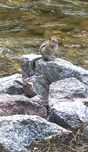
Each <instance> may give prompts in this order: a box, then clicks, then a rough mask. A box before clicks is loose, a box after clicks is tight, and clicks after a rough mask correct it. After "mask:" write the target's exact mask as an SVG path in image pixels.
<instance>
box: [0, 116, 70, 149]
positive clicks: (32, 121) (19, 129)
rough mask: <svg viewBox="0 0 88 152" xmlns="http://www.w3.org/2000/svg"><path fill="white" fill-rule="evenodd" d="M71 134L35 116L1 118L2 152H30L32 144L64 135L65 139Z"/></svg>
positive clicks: (0, 138) (0, 145)
mask: <svg viewBox="0 0 88 152" xmlns="http://www.w3.org/2000/svg"><path fill="white" fill-rule="evenodd" d="M69 134H71V131H68V130H66V129H64V128H62V127H60V126H58V125H56V124H54V123H50V122H48V121H47V120H45V119H43V118H41V117H39V116H35V115H30V116H28V115H14V116H8V117H0V151H1V152H7V151H8V152H27V151H28V152H29V151H30V145H31V143H32V142H36V141H47V140H48V141H49V139H53V137H54V136H56V137H58V138H60V137H61V136H62V135H63V136H64V138H65V137H67V135H69Z"/></svg>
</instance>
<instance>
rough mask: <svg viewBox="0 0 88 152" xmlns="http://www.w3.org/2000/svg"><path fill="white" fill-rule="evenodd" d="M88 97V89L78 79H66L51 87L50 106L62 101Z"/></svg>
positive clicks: (54, 83)
mask: <svg viewBox="0 0 88 152" xmlns="http://www.w3.org/2000/svg"><path fill="white" fill-rule="evenodd" d="M78 97H79V98H86V97H88V87H87V85H85V84H84V83H82V82H80V81H79V80H77V79H76V78H66V79H63V80H59V81H57V82H53V83H52V84H51V85H50V87H49V106H52V105H54V104H55V103H58V102H59V101H61V100H60V99H72V98H78Z"/></svg>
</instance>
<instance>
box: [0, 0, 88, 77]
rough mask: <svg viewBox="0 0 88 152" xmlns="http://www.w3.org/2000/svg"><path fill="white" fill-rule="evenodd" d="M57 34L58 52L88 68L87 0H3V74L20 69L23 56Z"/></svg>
mask: <svg viewBox="0 0 88 152" xmlns="http://www.w3.org/2000/svg"><path fill="white" fill-rule="evenodd" d="M50 36H56V37H57V39H58V41H59V50H58V52H57V54H56V56H57V57H61V58H63V59H65V60H68V61H71V62H72V63H74V64H76V65H79V66H82V67H84V68H85V69H87V70H88V1H87V0H19V1H18V0H0V77H2V76H6V75H10V74H12V73H16V72H21V68H20V57H21V56H22V55H23V54H28V53H39V50H38V49H39V46H40V45H41V43H42V42H43V41H45V40H47V39H48V38H49V37H50Z"/></svg>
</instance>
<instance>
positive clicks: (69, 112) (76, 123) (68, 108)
mask: <svg viewBox="0 0 88 152" xmlns="http://www.w3.org/2000/svg"><path fill="white" fill-rule="evenodd" d="M87 104H88V98H74V99H73V100H68V99H62V101H59V102H58V103H56V104H53V106H52V107H51V108H50V112H49V116H48V120H49V121H51V122H54V123H56V124H58V125H61V126H63V127H64V128H71V129H77V128H78V127H81V125H82V123H86V122H88V106H87Z"/></svg>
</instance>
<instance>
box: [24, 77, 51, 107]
mask: <svg viewBox="0 0 88 152" xmlns="http://www.w3.org/2000/svg"><path fill="white" fill-rule="evenodd" d="M23 86H24V87H23V88H24V92H25V94H26V95H27V96H29V97H34V96H35V95H41V96H42V97H43V98H44V100H45V103H46V104H48V92H49V84H48V81H47V79H46V77H45V76H44V75H41V76H32V77H30V78H26V79H25V80H24V85H23Z"/></svg>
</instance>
